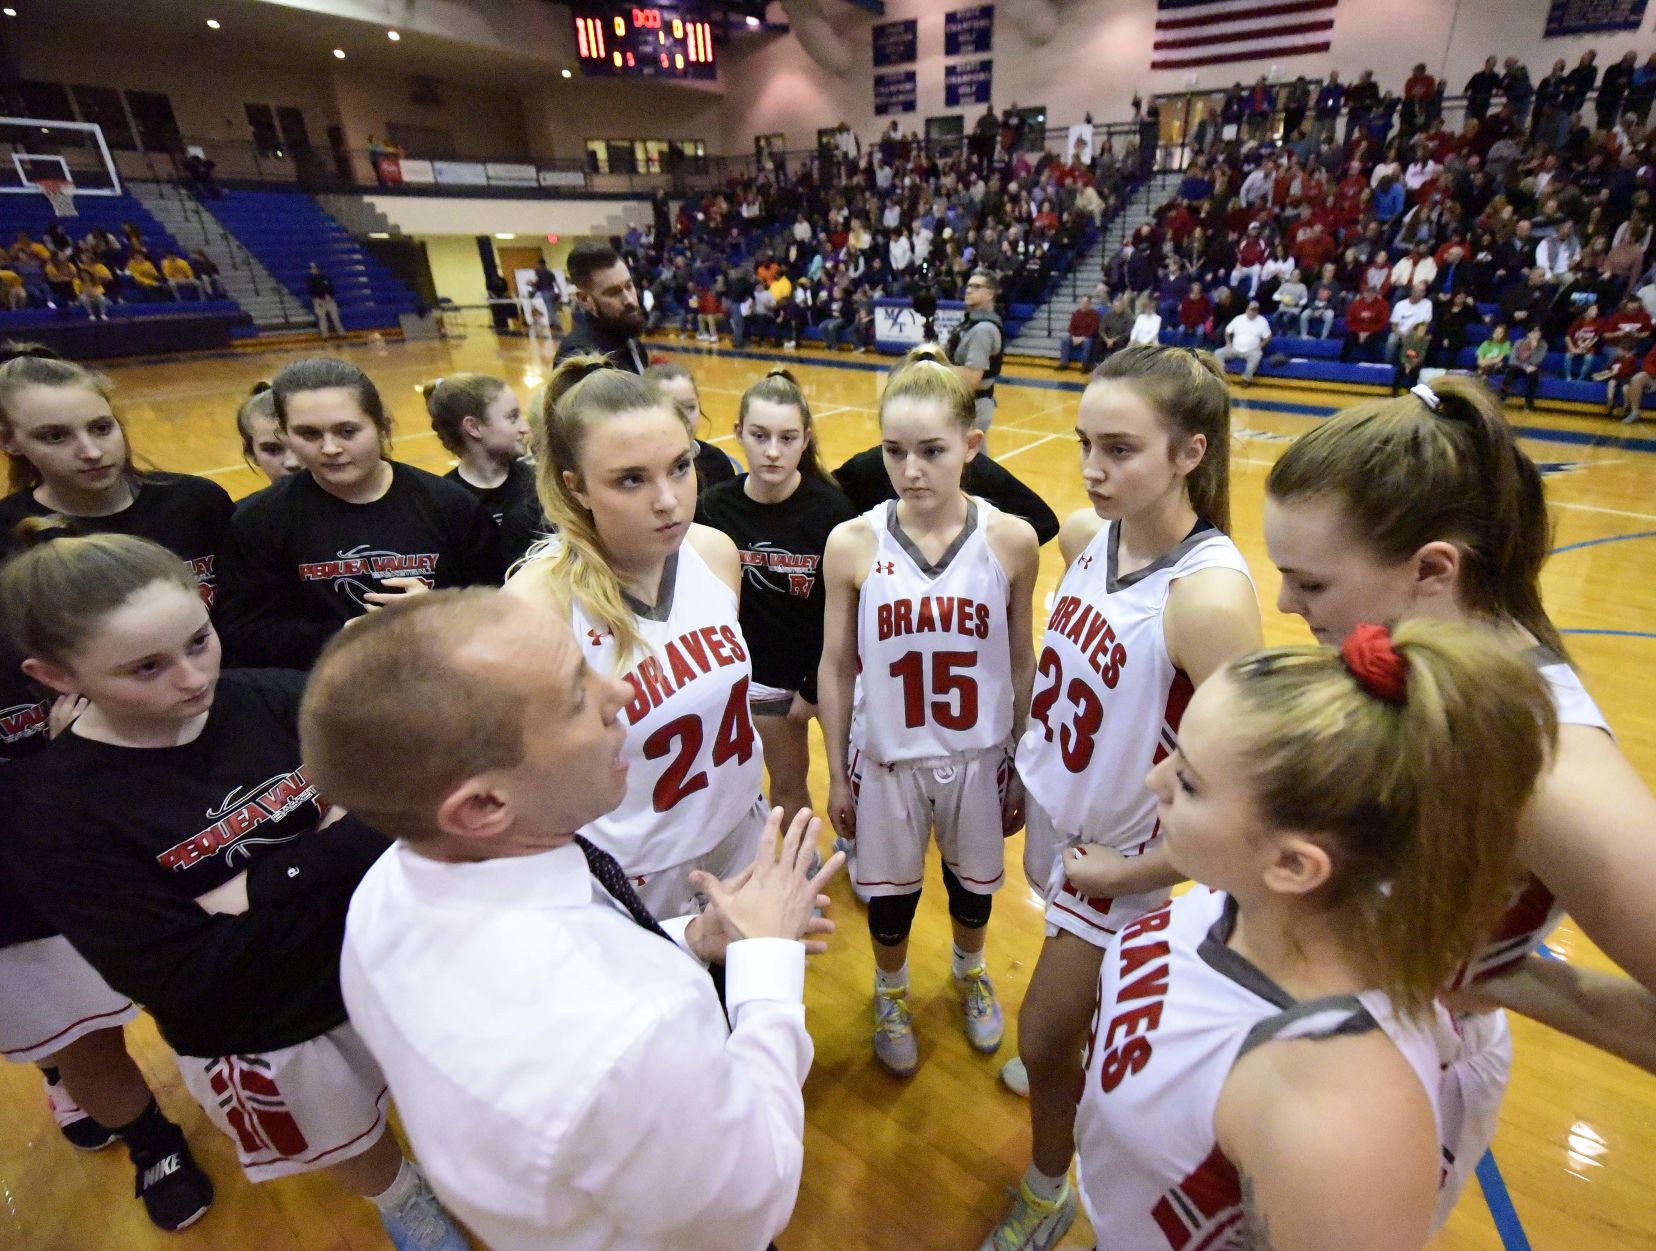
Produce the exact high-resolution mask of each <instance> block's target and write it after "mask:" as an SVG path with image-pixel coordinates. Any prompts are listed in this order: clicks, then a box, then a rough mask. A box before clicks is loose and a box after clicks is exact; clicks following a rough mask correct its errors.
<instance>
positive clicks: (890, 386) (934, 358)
mask: <svg viewBox="0 0 1656 1251" xmlns="http://www.w3.org/2000/svg"><path fill="white" fill-rule="evenodd" d="M909 399H912V400H936V401H938V402H939V403H941V404H943V405H944V407H945V408H947V409H948V411H949V415H950V416H951V417H953V418H954V419H955V421H956V422H958V423H959V424H960V426H961V427H962V428H963V429H966V430H972V429H975V428H976V426H975V424H974V423H975V420H976V417H977V407H976V404H977V401H976V399H975V398H974V397H973V395H972V389H971V388H970V387H969V386H967V385H966V383H965V381H964V380H963V379H962V378H961V376H960V375H959V374H957V373H956V372H955V371H954V366H952V365H951V364H949V354H948V353H947V352H945V351H944V350H943V349H942V348H940V347H939V346H938V345H937V344H935V343H922V344H920V346H918V347H915V348H910V349H909V352H908V355H907V356H905V357H903V363H902V364H900V365H898V366H897V368H896V369H894V370H892V371H891V377H890V378H889V379H888V380H887V381H886V385H885V390H884V391H882V392H881V393H880V411H881V413H882V414H883V413H884V412H885V406H886V405H887V404H888V403H890V402H891V401H892V400H909Z"/></svg>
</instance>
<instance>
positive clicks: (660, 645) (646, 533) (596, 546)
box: [506, 356, 765, 917]
mask: <svg viewBox="0 0 1656 1251" xmlns="http://www.w3.org/2000/svg"><path fill="white" fill-rule="evenodd" d="M530 432H531V435H532V438H533V443H534V452H535V459H536V469H535V472H536V478H537V483H536V487H537V491H538V494H539V495H540V501H541V507H542V508H543V509H544V510H545V513H546V516H547V519H548V520H549V521H550V522H551V524H552V526H553V527H555V529H556V531H557V533H556V535H555V536H554V537H553V538H551V539H549V540H547V541H545V542H544V543H542V544H540V545H539V546H537V547H536V548H534V549H532V550H531V551H530V553H529V555H528V556H527V557H525V558H524V560H523V562H522V563H521V564H520V565H519V566H518V567H517V569H516V570H515V571H514V572H513V574H512V576H511V578H510V579H509V580H508V581H507V584H506V590H507V591H508V593H510V594H513V595H519V596H523V597H524V598H526V599H529V600H531V601H533V602H536V603H540V604H543V605H545V606H547V607H548V608H549V609H550V610H552V611H554V612H557V613H560V614H563V613H567V614H568V615H569V617H570V620H571V621H572V622H573V624H574V628H575V635H576V637H577V638H578V639H580V640H582V642H583V645H584V647H585V649H586V654H587V661H588V663H589V664H591V665H592V666H593V667H594V668H596V669H598V670H599V671H600V672H604V673H610V674H613V675H615V676H618V677H621V678H623V679H624V680H625V681H626V682H627V684H628V685H629V686H630V687H631V688H632V693H633V694H632V699H631V701H630V702H629V703H628V704H627V706H626V707H625V708H624V709H623V710H622V717H623V719H624V720H625V721H626V723H627V737H626V746H625V748H624V754H625V756H626V758H627V761H628V764H629V770H628V773H627V793H626V796H625V797H624V798H623V799H622V800H621V803H620V805H619V806H618V807H617V808H616V809H615V810H614V811H612V812H611V813H609V814H608V815H607V816H603V817H600V818H598V819H597V820H596V821H594V822H592V823H591V824H590V825H588V826H586V827H584V828H583V829H582V830H580V831H579V832H580V833H581V834H583V835H585V836H586V837H587V838H590V839H591V840H592V841H593V842H594V843H596V844H598V845H599V846H600V847H602V848H603V849H604V850H605V851H607V852H609V853H610V854H611V855H612V856H614V857H615V858H616V859H617V860H618V861H620V863H621V867H622V868H624V869H625V870H626V871H627V873H628V875H629V876H630V877H631V878H632V882H633V886H634V888H635V889H636V890H637V892H638V895H639V897H640V898H641V899H642V900H643V901H644V903H645V906H646V907H648V908H649V909H650V911H651V912H652V913H654V914H655V915H656V916H657V917H673V916H683V915H684V914H686V913H689V912H693V911H695V910H696V909H695V906H694V904H695V892H694V890H693V889H692V888H691V885H690V874H691V872H692V871H693V870H696V869H702V870H705V871H706V872H708V873H711V874H713V875H714V876H715V877H719V878H728V877H731V876H732V875H734V874H736V873H738V872H739V871H741V870H742V869H744V868H746V867H747V865H748V864H749V863H751V862H752V860H753V853H754V849H755V848H756V847H757V846H758V840H759V834H760V832H761V831H762V830H763V828H764V819H765V811H764V806H763V804H762V802H761V800H760V795H759V785H760V775H761V771H762V767H763V765H762V758H761V752H760V750H759V745H758V739H757V737H756V735H755V734H754V730H753V721H752V720H751V718H750V716H749V713H748V688H749V686H750V685H751V683H752V678H753V667H752V664H751V662H750V661H749V659H748V651H747V644H746V643H745V642H744V641H743V638H742V630H741V626H740V625H739V624H738V622H737V594H738V590H739V588H740V578H741V569H740V563H739V557H738V554H737V551H736V545H735V544H734V543H732V542H731V541H730V539H729V538H727V537H726V536H725V535H723V534H720V533H719V532H718V531H717V530H714V529H711V528H710V527H707V526H699V525H694V524H693V523H692V520H691V519H692V518H693V517H694V516H695V512H696V469H695V455H696V449H695V441H694V438H693V437H692V431H691V430H690V428H689V426H688V425H687V424H686V423H685V421H684V419H683V417H682V416H680V414H679V412H678V410H677V409H676V408H675V407H674V406H673V405H672V404H671V403H670V402H669V401H667V400H666V399H664V398H663V397H662V396H661V395H660V394H659V393H658V392H657V391H656V390H655V389H654V388H653V387H651V386H650V385H649V384H648V383H646V382H644V381H643V380H641V379H640V378H638V377H637V376H636V375H634V374H630V373H627V372H625V371H623V370H619V369H615V368H612V367H609V366H608V364H607V362H606V360H605V358H603V357H601V356H576V357H571V358H569V359H567V360H565V361H564V362H562V363H561V364H560V365H559V366H558V368H557V369H556V370H555V371H554V372H553V374H552V377H551V379H550V380H549V381H548V382H547V384H546V391H545V394H544V396H543V397H542V398H541V401H540V402H539V403H538V404H537V405H535V406H534V412H533V413H532V414H531V417H530Z"/></svg>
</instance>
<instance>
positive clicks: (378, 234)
mask: <svg viewBox="0 0 1656 1251" xmlns="http://www.w3.org/2000/svg"><path fill="white" fill-rule="evenodd" d="M368 237H369V238H370V239H389V238H390V237H391V233H390V232H389V231H386V230H370V231H369V232H368Z"/></svg>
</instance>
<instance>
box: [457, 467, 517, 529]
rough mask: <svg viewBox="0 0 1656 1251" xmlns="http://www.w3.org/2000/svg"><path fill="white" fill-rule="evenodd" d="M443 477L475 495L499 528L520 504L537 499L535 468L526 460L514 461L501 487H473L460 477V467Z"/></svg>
mask: <svg viewBox="0 0 1656 1251" xmlns="http://www.w3.org/2000/svg"><path fill="white" fill-rule="evenodd" d="M443 477H444V478H445V479H447V480H448V481H449V482H458V483H459V484H460V485H461V486H463V487H465V488H466V490H468V491H470V492H471V493H472V494H473V495H475V496H476V497H477V502H478V503H479V504H481V505H483V511H484V512H486V513H488V514H489V516H490V517H492V518H494V523H495V525H497V526H498V525H500V524H501V523H502V522H503V521H504V520H505V517H506V514H507V513H508V512H510V511H511V510H512V508H513V507H514V506H515V505H517V504H518V503H519V502H521V501H522V500H525V499H534V498H535V467H534V466H533V465H531V464H530V463H529V462H528V461H526V460H514V461H513V462H512V466H511V468H510V469H508V470H507V471H506V480H505V481H504V482H502V483H501V484H500V485H499V486H494V487H480V486H473V485H472V484H471V483H470V482H467V481H466V480H465V479H464V478H462V477H461V476H460V466H458V465H456V466H455V467H454V468H453V469H451V470H449V471H448V472H447V473H446V474H444V475H443Z"/></svg>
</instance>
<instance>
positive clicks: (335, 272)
mask: <svg viewBox="0 0 1656 1251" xmlns="http://www.w3.org/2000/svg"><path fill="white" fill-rule="evenodd" d="M203 207H204V208H206V209H207V211H208V212H210V213H211V214H212V215H213V216H214V217H216V218H218V220H219V221H220V222H221V223H222V224H223V225H224V227H225V228H226V229H227V230H229V231H230V233H231V234H233V235H235V236H236V238H237V239H239V240H240V241H241V242H242V244H243V246H245V247H246V248H247V250H248V251H249V252H251V253H253V255H254V256H256V257H258V259H259V261H260V262H261V263H262V264H263V265H264V267H265V268H266V269H268V270H269V271H270V273H271V274H272V276H274V277H275V279H276V281H278V282H280V283H281V284H282V285H283V286H284V287H285V288H287V290H288V291H289V293H290V294H292V295H293V296H294V297H295V298H296V299H298V300H299V301H300V302H301V303H302V304H303V305H304V307H306V308H309V307H310V293H309V292H308V291H307V290H306V288H305V277H306V274H307V273H308V272H309V269H310V263H311V262H312V261H315V262H316V263H317V264H318V265H320V266H321V268H322V272H323V273H324V274H326V275H327V276H328V277H329V278H330V279H332V281H333V285H334V292H335V297H336V298H337V300H338V301H339V319H340V321H341V322H342V323H343V324H344V326H345V329H346V330H384V329H391V328H393V327H395V326H397V324H398V321H397V318H398V315H399V314H401V313H412V312H413V311H414V309H415V303H416V301H415V298H414V294H413V293H412V292H411V291H409V290H408V288H407V287H405V286H403V285H402V283H401V282H399V281H398V280H397V278H396V277H395V276H393V275H392V273H391V271H390V270H389V269H387V268H386V267H385V266H384V265H382V264H381V263H380V262H379V261H378V260H376V259H375V258H374V257H372V256H370V255H369V254H368V253H367V252H366V251H364V250H363V249H362V247H361V246H360V245H359V244H358V243H357V241H356V240H355V239H353V238H352V237H351V235H350V233H349V232H348V231H347V230H346V229H345V228H344V227H343V226H341V225H340V224H339V223H338V222H337V221H335V220H334V219H333V218H332V217H330V216H329V215H328V214H327V213H325V212H323V211H322V208H321V206H320V205H318V204H317V202H316V201H315V200H313V199H312V198H311V197H310V196H308V195H306V194H305V193H304V192H302V191H226V192H225V193H224V195H223V197H222V198H220V199H217V200H207V201H205V202H204V204H203Z"/></svg>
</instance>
